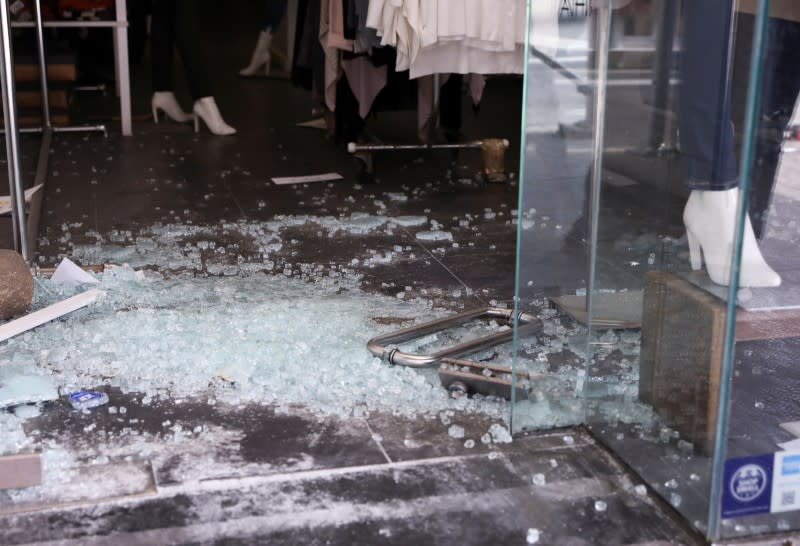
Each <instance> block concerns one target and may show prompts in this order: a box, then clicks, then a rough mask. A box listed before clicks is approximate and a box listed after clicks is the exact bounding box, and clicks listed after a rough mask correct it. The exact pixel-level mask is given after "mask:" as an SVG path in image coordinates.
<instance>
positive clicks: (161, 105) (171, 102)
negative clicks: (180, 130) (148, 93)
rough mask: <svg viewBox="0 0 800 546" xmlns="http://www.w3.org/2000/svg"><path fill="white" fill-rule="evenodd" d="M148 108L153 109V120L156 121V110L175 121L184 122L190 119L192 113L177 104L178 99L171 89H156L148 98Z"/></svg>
mask: <svg viewBox="0 0 800 546" xmlns="http://www.w3.org/2000/svg"><path fill="white" fill-rule="evenodd" d="M150 108H151V109H152V110H153V121H154V122H155V123H158V111H159V110H161V111H162V112H164V114H165V115H166V116H167V117H168V118H169V119H171V120H172V121H174V122H176V123H186V122H187V121H192V115H191V114H187V113H186V112H184V111H183V108H181V105H180V104H178V99H176V98H175V94H174V93H173V92H172V91H156V92H155V93H153V98H152V99H150Z"/></svg>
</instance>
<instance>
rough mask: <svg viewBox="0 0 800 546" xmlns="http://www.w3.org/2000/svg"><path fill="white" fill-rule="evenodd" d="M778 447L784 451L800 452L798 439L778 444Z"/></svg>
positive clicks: (799, 439)
mask: <svg viewBox="0 0 800 546" xmlns="http://www.w3.org/2000/svg"><path fill="white" fill-rule="evenodd" d="M778 447H779V448H781V449H783V450H785V451H800V438H795V439H794V440H789V441H788V442H783V443H782V444H778Z"/></svg>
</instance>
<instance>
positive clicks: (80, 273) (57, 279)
mask: <svg viewBox="0 0 800 546" xmlns="http://www.w3.org/2000/svg"><path fill="white" fill-rule="evenodd" d="M50 281H51V282H53V283H55V284H63V283H75V284H98V283H99V282H100V281H98V280H97V279H95V278H94V277H92V276H91V275H90V274H89V273H87V272H86V271H84V270H83V269H81V268H80V267H79V266H78V265H77V264H76V263H75V262H73V261H72V260H70V259H69V258H64V259H63V260H61V263H60V264H58V267H57V268H56V271H55V273H53V276H52V277H50Z"/></svg>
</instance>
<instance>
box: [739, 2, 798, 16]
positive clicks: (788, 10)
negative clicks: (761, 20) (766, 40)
mask: <svg viewBox="0 0 800 546" xmlns="http://www.w3.org/2000/svg"><path fill="white" fill-rule="evenodd" d="M758 4H759V0H738V2H737V9H738V10H739V11H741V12H743V13H755V12H756V9H757V8H758ZM769 15H770V17H777V18H778V19H788V20H789V21H800V2H798V1H797V0H771V1H770V6H769Z"/></svg>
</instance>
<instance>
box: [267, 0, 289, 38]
mask: <svg viewBox="0 0 800 546" xmlns="http://www.w3.org/2000/svg"><path fill="white" fill-rule="evenodd" d="M266 1H267V4H266V10H265V13H264V31H265V32H273V33H274V32H275V31H277V30H278V27H279V26H280V24H281V21H283V17H284V16H285V15H286V7H287V5H286V4H287V2H286V0H266Z"/></svg>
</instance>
